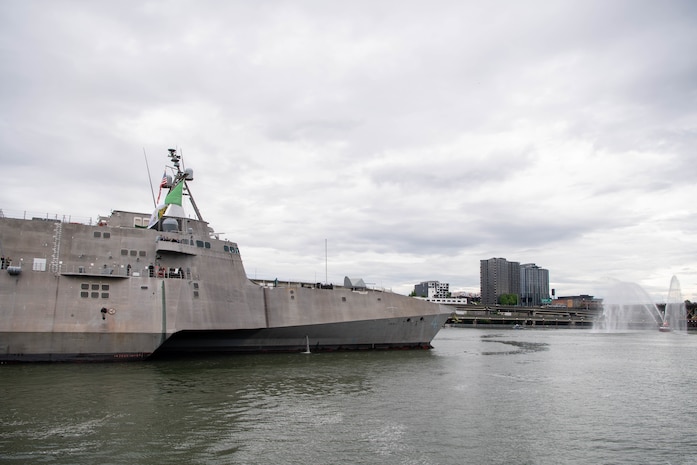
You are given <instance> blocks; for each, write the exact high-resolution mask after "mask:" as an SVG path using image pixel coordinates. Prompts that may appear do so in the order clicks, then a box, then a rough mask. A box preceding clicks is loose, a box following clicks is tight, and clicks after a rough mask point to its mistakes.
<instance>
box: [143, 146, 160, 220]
mask: <svg viewBox="0 0 697 465" xmlns="http://www.w3.org/2000/svg"><path fill="white" fill-rule="evenodd" d="M143 156H144V157H145V168H146V169H147V170H148V181H150V193H151V194H152V204H153V205H154V206H155V208H157V202H156V201H155V189H153V187H152V176H150V166H149V165H148V155H147V154H146V153H145V147H143Z"/></svg>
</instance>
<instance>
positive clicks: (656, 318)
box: [593, 276, 687, 333]
mask: <svg viewBox="0 0 697 465" xmlns="http://www.w3.org/2000/svg"><path fill="white" fill-rule="evenodd" d="M593 328H594V329H597V330H600V331H607V332H615V331H629V330H656V329H657V328H661V329H662V330H663V331H673V332H679V333H687V312H686V310H685V302H684V301H683V299H682V293H681V291H680V282H679V281H678V278H677V277H675V276H673V277H672V279H671V281H670V289H669V291H668V300H667V301H666V308H665V311H664V312H661V311H660V310H659V309H658V307H657V306H656V304H655V303H653V302H652V301H651V297H649V295H648V294H647V293H646V291H645V290H644V289H643V288H642V287H641V286H639V285H638V284H636V283H628V282H623V281H616V282H614V284H612V285H611V286H610V287H609V288H608V289H607V294H606V296H605V297H604V298H603V311H602V313H601V314H600V317H599V318H598V319H597V320H596V322H595V324H594V325H593Z"/></svg>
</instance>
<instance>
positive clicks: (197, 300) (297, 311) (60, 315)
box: [0, 149, 450, 363]
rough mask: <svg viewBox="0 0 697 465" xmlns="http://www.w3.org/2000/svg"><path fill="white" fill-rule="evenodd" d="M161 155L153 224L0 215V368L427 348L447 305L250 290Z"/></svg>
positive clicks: (289, 288)
mask: <svg viewBox="0 0 697 465" xmlns="http://www.w3.org/2000/svg"><path fill="white" fill-rule="evenodd" d="M169 158H170V163H171V165H172V166H169V168H168V169H169V170H170V174H169V175H166V176H164V177H163V183H162V186H161V187H162V188H164V189H166V192H167V194H166V196H165V200H164V202H163V203H162V204H160V205H157V206H156V208H155V211H154V212H153V213H134V212H128V211H118V210H114V211H112V212H111V214H110V215H109V216H106V217H100V218H99V220H98V221H97V222H95V223H93V224H82V223H77V222H71V221H66V220H65V219H49V218H10V217H8V216H9V215H1V214H0V253H1V254H2V257H1V261H0V268H1V270H0V363H9V362H79V361H100V362H101V361H135V360H146V359H155V358H159V357H167V356H182V355H188V354H199V353H230V354H232V353H260V352H292V351H298V352H300V351H306V352H307V351H334V350H359V349H416V348H426V349H427V348H431V341H432V340H433V338H434V337H435V335H436V334H437V333H438V331H439V330H440V328H441V327H442V326H443V324H444V323H445V321H446V319H447V318H448V316H449V315H450V312H449V311H448V310H447V309H446V308H445V307H442V306H439V305H436V304H432V303H429V302H425V301H422V300H418V299H414V298H411V297H407V296H403V295H399V294H396V293H392V292H387V291H384V290H376V289H368V288H366V287H364V286H362V285H360V284H361V282H360V281H359V282H358V284H357V285H356V283H355V282H354V281H352V280H349V279H347V280H346V281H345V283H344V286H333V285H328V284H326V283H324V284H323V283H286V284H280V283H278V282H277V281H272V282H269V283H266V284H259V283H257V282H254V281H252V280H250V279H249V278H248V277H247V274H246V272H245V269H244V266H243V264H242V258H241V256H240V250H239V248H238V246H237V244H236V243H234V242H231V241H228V240H224V239H221V238H220V236H219V235H217V234H216V233H215V232H214V230H213V229H212V228H211V227H210V226H209V224H208V223H207V222H206V221H204V220H203V218H202V217H201V214H200V211H199V209H198V206H197V205H196V203H195V201H194V199H193V196H192V195H191V192H190V190H189V183H190V182H192V181H193V172H192V171H191V170H189V169H183V166H182V165H183V162H182V161H181V156H180V155H179V154H178V153H177V151H176V150H173V149H170V150H169ZM153 197H154V195H153ZM187 198H188V200H189V202H188V203H190V204H191V206H192V207H193V209H194V211H195V218H191V217H187V214H186V213H185V210H184V207H183V199H187ZM156 203H157V202H156ZM0 212H1V210H0Z"/></svg>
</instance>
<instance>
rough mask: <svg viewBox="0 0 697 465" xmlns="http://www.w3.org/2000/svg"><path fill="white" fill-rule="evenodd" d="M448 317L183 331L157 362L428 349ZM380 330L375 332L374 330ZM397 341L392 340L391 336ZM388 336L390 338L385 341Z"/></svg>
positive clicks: (156, 354) (162, 349)
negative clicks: (217, 355) (204, 355)
mask: <svg viewBox="0 0 697 465" xmlns="http://www.w3.org/2000/svg"><path fill="white" fill-rule="evenodd" d="M446 317H447V315H433V316H429V317H426V318H421V317H419V318H417V319H414V320H412V319H411V318H409V319H405V318H399V319H390V320H383V321H382V322H381V323H382V324H376V323H378V322H376V321H375V320H370V321H357V322H348V323H347V322H344V323H330V324H324V325H310V326H290V327H282V328H263V329H246V330H228V331H225V330H215V331H181V332H179V333H176V334H174V335H173V336H171V337H170V338H169V339H168V340H167V341H166V342H165V343H164V344H163V345H162V346H161V347H160V348H158V349H157V350H156V351H155V352H154V353H153V357H159V356H170V355H182V354H191V353H201V352H226V353H265V352H297V351H302V350H305V349H306V346H307V344H308V343H309V346H310V350H311V351H317V352H321V351H336V350H380V349H430V348H431V344H430V342H431V340H432V339H433V337H434V336H435V334H436V333H437V332H438V329H440V327H441V326H442V325H443V323H444V322H445V318H446ZM376 327H377V328H379V329H378V330H376V329H375V328H376ZM390 331H392V332H394V333H395V334H398V335H399V337H394V338H391V337H389V332H390ZM386 335H387V336H388V337H386Z"/></svg>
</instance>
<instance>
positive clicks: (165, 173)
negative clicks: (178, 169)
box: [155, 171, 167, 205]
mask: <svg viewBox="0 0 697 465" xmlns="http://www.w3.org/2000/svg"><path fill="white" fill-rule="evenodd" d="M165 186H167V171H165V172H164V173H163V174H162V181H160V192H158V193H157V202H155V203H157V204H158V205H159V204H160V196H161V195H162V188H163V187H165Z"/></svg>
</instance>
